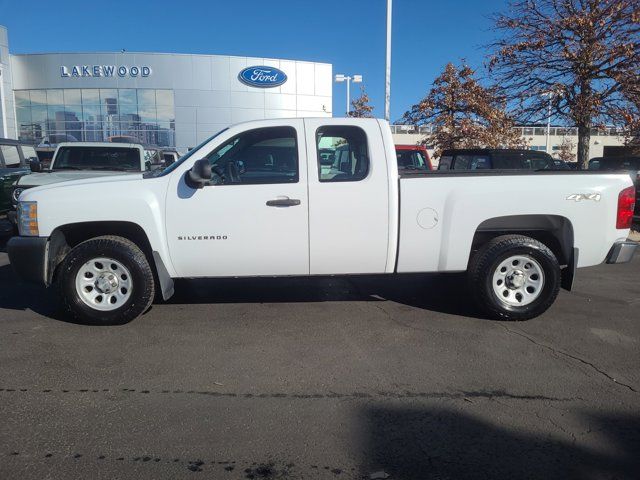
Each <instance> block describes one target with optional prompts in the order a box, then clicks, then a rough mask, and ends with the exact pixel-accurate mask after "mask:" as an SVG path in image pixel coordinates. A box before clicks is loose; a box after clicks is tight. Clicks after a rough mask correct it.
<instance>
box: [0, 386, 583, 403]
mask: <svg viewBox="0 0 640 480" xmlns="http://www.w3.org/2000/svg"><path fill="white" fill-rule="evenodd" d="M0 393H8V394H13V395H17V394H25V393H35V394H45V395H54V394H62V395H72V394H77V395H92V394H124V395H143V396H149V395H198V396H208V397H214V398H221V397H228V398H239V399H242V398H243V399H251V400H264V399H295V400H323V399H324V400H332V399H337V400H342V399H347V400H349V399H351V400H363V401H371V400H376V399H378V400H380V399H390V400H404V399H426V400H429V399H436V400H437V399H444V400H463V401H465V402H470V401H472V400H473V399H489V400H497V399H505V400H515V401H551V402H571V401H575V400H576V398H574V397H570V398H569V397H549V396H545V395H530V394H517V393H510V392H507V391H505V390H473V391H465V390H460V391H453V392H416V391H409V390H402V391H389V390H380V391H376V392H359V391H357V392H334V391H330V392H329V393H320V392H307V393H296V392H220V391H213V390H195V389H193V390H182V389H175V390H168V389H166V388H165V389H162V390H160V389H156V390H154V389H135V388H93V389H91V388H79V389H78V388H64V389H52V388H45V389H43V388H30V389H29V388H6V387H0Z"/></svg>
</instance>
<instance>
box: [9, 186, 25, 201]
mask: <svg viewBox="0 0 640 480" xmlns="http://www.w3.org/2000/svg"><path fill="white" fill-rule="evenodd" d="M22 192H24V188H16V189H14V190H13V193H12V194H11V196H12V197H13V203H18V198H20V194H21V193H22Z"/></svg>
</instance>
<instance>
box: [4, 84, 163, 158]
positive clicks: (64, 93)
mask: <svg viewBox="0 0 640 480" xmlns="http://www.w3.org/2000/svg"><path fill="white" fill-rule="evenodd" d="M14 96H15V102H16V116H17V124H18V136H19V139H20V140H22V141H25V142H30V143H34V144H43V145H46V144H57V143H61V142H74V141H78V142H81V141H82V142H105V141H110V140H115V141H130V142H136V143H142V144H144V145H157V146H161V147H174V146H175V108H174V100H173V91H172V90H152V89H135V88H120V89H115V88H106V89H105V88H99V89H98V88H82V89H79V88H74V89H48V90H15V91H14Z"/></svg>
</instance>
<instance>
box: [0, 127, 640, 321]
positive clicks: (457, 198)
mask: <svg viewBox="0 0 640 480" xmlns="http://www.w3.org/2000/svg"><path fill="white" fill-rule="evenodd" d="M330 150H333V151H335V150H339V151H340V152H341V154H340V155H339V156H336V157H334V162H332V164H331V168H329V169H325V168H323V162H325V163H326V159H323V157H322V155H321V152H326V151H330ZM634 195H635V193H634V188H633V185H632V183H631V180H630V178H629V176H628V175H626V174H615V173H607V174H600V173H597V172H596V173H593V172H572V171H544V172H532V171H523V170H519V171H500V170H486V171H482V172H469V171H460V172H457V171H440V172H438V171H434V172H431V173H424V172H421V173H420V174H418V175H414V174H410V173H409V174H402V175H399V174H398V167H397V161H396V152H395V149H394V145H393V139H392V137H391V131H390V129H389V126H388V124H387V123H386V122H385V121H383V120H376V119H348V118H306V119H302V118H296V119H290V120H287V119H277V120H261V121H254V122H248V123H242V124H239V125H235V126H232V127H230V128H228V129H226V130H223V131H221V132H219V133H218V134H216V135H214V136H213V137H211V138H209V139H208V140H206V141H205V142H204V143H202V144H201V145H200V146H199V147H196V148H195V149H193V150H191V151H190V152H189V153H188V154H187V155H185V156H183V157H182V158H181V159H180V160H179V161H178V162H176V163H174V164H173V165H171V166H169V167H167V168H166V169H164V170H160V171H157V172H149V173H147V174H144V175H143V174H137V175H128V176H123V177H102V178H92V179H85V180H79V181H75V182H65V183H59V184H54V185H48V186H42V187H39V188H33V189H31V190H28V191H25V192H23V193H22V195H21V197H20V202H19V205H18V223H19V230H20V236H18V237H13V238H12V239H11V240H10V241H9V243H8V246H7V249H8V253H9V257H10V260H11V263H12V264H13V266H14V268H15V269H16V270H17V271H18V272H19V273H20V274H22V276H23V277H25V278H27V279H30V280H33V281H37V282H39V283H41V284H44V285H50V284H52V282H55V283H57V285H58V287H59V288H60V292H61V297H62V300H63V303H64V305H65V307H66V308H67V310H68V311H69V313H70V314H71V315H72V316H74V317H75V318H77V319H79V320H82V321H88V322H97V323H114V322H126V321H129V320H131V319H133V318H135V317H137V316H138V315H140V314H142V313H143V312H145V311H146V310H147V309H148V307H149V306H150V304H151V302H152V301H153V298H154V294H155V292H156V291H158V289H159V290H160V293H161V294H162V296H163V297H164V298H165V299H167V298H169V297H170V296H171V295H172V293H173V279H176V278H183V277H247V276H269V277H271V276H285V275H286V276H297V275H353V274H395V273H408V272H462V271H467V272H468V277H469V281H470V283H471V293H472V294H473V296H474V297H475V299H476V300H477V302H478V304H479V306H480V307H482V308H483V309H484V310H485V311H486V312H488V314H489V315H491V316H493V317H497V318H503V319H513V320H522V319H527V318H531V317H534V316H536V315H539V314H541V313H542V312H544V311H545V310H547V308H549V306H550V305H551V304H552V303H553V302H554V300H555V298H556V296H557V294H558V290H559V288H560V287H561V286H563V287H565V288H567V289H570V288H571V284H572V282H573V278H574V275H575V270H576V268H578V267H588V266H590V265H597V264H600V263H602V262H604V261H606V262H608V263H619V262H626V261H629V260H630V259H631V257H632V255H633V253H634V251H635V250H636V247H637V245H636V244H635V243H633V242H628V241H627V236H628V234H629V227H630V225H631V220H632V215H633V206H634Z"/></svg>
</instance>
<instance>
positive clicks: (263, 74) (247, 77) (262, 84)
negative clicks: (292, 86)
mask: <svg viewBox="0 0 640 480" xmlns="http://www.w3.org/2000/svg"><path fill="white" fill-rule="evenodd" d="M238 80H240V81H241V82H242V83H244V84H246V85H250V86H252V87H258V88H271V87H278V86H280V85H282V84H283V83H284V82H286V81H287V74H286V73H284V72H283V71H282V70H279V69H277V68H276V67H264V66H262V67H247V68H245V69H244V70H242V71H241V72H240V73H239V74H238Z"/></svg>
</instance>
